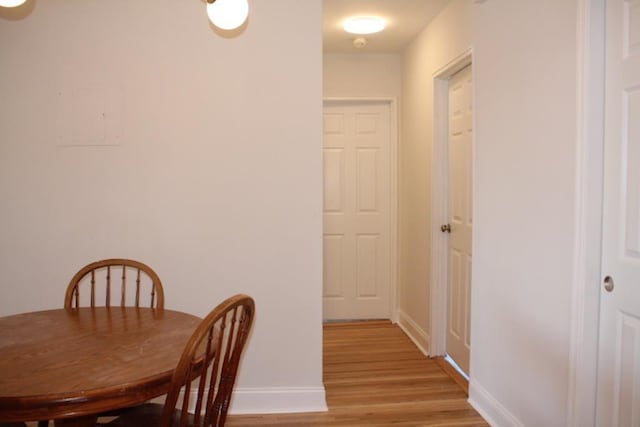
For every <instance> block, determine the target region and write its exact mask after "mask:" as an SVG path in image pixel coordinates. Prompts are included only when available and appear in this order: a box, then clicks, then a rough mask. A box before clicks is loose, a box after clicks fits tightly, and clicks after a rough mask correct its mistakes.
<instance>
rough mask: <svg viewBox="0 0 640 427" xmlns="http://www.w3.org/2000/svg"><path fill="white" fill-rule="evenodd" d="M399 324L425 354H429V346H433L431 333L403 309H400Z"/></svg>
mask: <svg viewBox="0 0 640 427" xmlns="http://www.w3.org/2000/svg"><path fill="white" fill-rule="evenodd" d="M398 326H400V328H401V329H402V330H403V331H404V333H405V334H407V336H408V337H409V338H410V339H411V341H413V343H414V344H415V345H416V347H418V349H419V350H420V351H421V352H422V353H423V354H424V355H425V356H429V348H430V347H431V346H430V339H429V335H427V333H426V332H424V331H423V330H422V329H421V328H420V326H418V324H417V323H416V322H414V321H413V319H412V318H410V317H409V316H407V314H406V313H405V312H404V311H402V310H398Z"/></svg>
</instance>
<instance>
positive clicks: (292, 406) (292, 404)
mask: <svg viewBox="0 0 640 427" xmlns="http://www.w3.org/2000/svg"><path fill="white" fill-rule="evenodd" d="M197 393H198V391H197V390H196V389H192V390H191V395H190V396H189V409H188V410H189V412H191V413H193V412H194V411H195V409H196V408H195V402H196V400H197ZM164 399H165V396H160V397H156V398H155V399H153V400H151V402H152V403H158V404H160V405H164ZM182 399H183V394H182V392H181V393H180V396H179V397H178V404H177V405H176V407H178V408H179V407H180V405H181V402H182ZM326 411H328V408H327V401H326V399H325V391H324V387H277V388H239V387H236V388H235V389H234V390H233V395H232V397H231V404H230V406H229V414H236V415H240V414H243V415H247V414H287V413H297V412H326Z"/></svg>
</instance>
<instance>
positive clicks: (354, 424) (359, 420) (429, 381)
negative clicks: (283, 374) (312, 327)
mask: <svg viewBox="0 0 640 427" xmlns="http://www.w3.org/2000/svg"><path fill="white" fill-rule="evenodd" d="M324 384H325V387H326V393H327V404H328V406H329V412H326V413H314V414H309V413H306V414H276V415H262V416H261V415H246V416H230V417H229V419H228V422H227V425H228V426H230V427H241V426H262V425H264V426H290V427H293V426H349V427H358V426H360V427H364V426H390V425H394V426H487V425H488V424H487V423H486V422H485V421H484V420H483V419H482V417H481V416H480V415H479V414H478V413H477V412H476V411H475V410H474V409H473V408H472V407H471V405H469V404H468V403H467V397H466V395H465V393H464V391H463V390H462V389H461V388H460V386H458V385H457V384H456V383H455V382H454V381H453V380H452V379H451V378H450V377H449V376H447V375H446V374H445V373H444V371H443V370H442V369H441V368H440V367H439V366H438V364H437V362H436V361H434V360H431V359H428V358H426V357H425V356H424V355H423V354H422V353H421V352H420V351H419V350H418V349H417V348H416V347H415V345H414V344H413V343H412V342H411V341H410V340H409V339H408V338H407V336H406V335H405V334H404V333H403V332H402V330H401V329H400V328H399V327H398V326H397V325H392V324H391V323H389V322H387V321H379V322H378V321H375V322H362V323H330V324H326V325H325V326H324Z"/></svg>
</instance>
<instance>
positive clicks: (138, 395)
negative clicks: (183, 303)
mask: <svg viewBox="0 0 640 427" xmlns="http://www.w3.org/2000/svg"><path fill="white" fill-rule="evenodd" d="M200 321H201V319H200V318H198V317H196V316H193V315H190V314H186V313H181V312H177V311H172V310H166V309H151V308H135V307H124V308H123V307H111V308H105V307H96V308H93V309H92V308H79V309H70V310H65V309H59V310H49V311H39V312H32V313H24V314H18V315H14V316H8V317H0V421H10V420H14V421H17V420H38V419H54V418H64V417H73V416H79V415H87V414H95V413H99V412H104V411H107V410H110V409H117V408H122V407H126V406H131V405H136V404H139V403H142V402H144V401H146V400H148V399H151V398H153V397H156V396H160V395H162V394H164V393H166V392H167V390H168V388H169V385H170V383H171V376H172V375H173V370H174V369H175V367H176V366H177V364H178V360H179V358H180V355H181V354H182V350H183V349H184V347H185V345H186V343H187V340H188V339H189V337H190V336H191V334H192V333H193V331H194V330H195V329H196V327H197V325H198V324H199V323H200Z"/></svg>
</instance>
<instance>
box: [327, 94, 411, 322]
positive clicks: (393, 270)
mask: <svg viewBox="0 0 640 427" xmlns="http://www.w3.org/2000/svg"><path fill="white" fill-rule="evenodd" d="M322 101H323V105H324V103H326V102H332V103H338V104H339V103H342V104H353V103H360V104H366V103H381V102H382V103H386V104H388V105H389V112H390V116H391V117H389V163H390V164H389V189H390V191H389V199H390V200H389V223H390V227H389V264H390V265H389V313H390V316H391V321H392V322H393V323H397V322H398V107H397V104H398V102H397V100H396V98H386V97H382V98H377V97H347V98H343V97H339V98H328V97H325V98H323V99H322Z"/></svg>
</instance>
